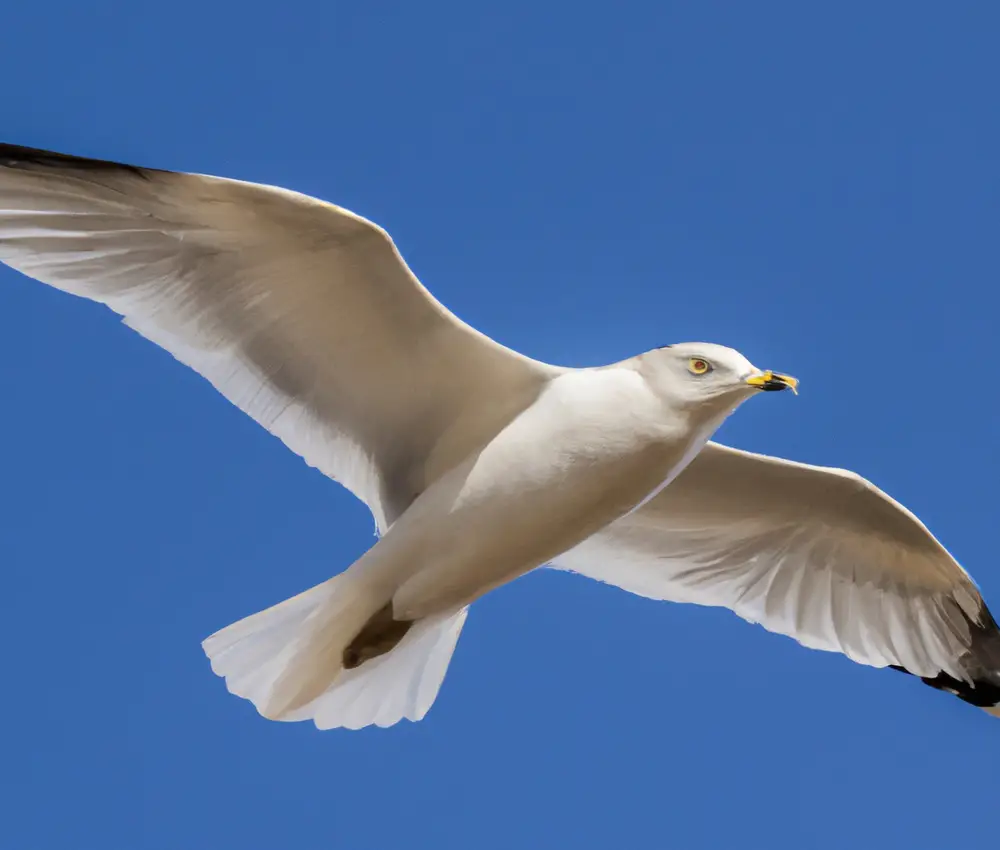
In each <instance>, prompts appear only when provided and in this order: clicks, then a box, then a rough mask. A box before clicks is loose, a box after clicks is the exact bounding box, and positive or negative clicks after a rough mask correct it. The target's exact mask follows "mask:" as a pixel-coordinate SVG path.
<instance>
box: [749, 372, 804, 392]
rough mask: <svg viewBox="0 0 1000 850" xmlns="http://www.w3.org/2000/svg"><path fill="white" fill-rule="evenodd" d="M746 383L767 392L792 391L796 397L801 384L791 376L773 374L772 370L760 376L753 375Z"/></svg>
mask: <svg viewBox="0 0 1000 850" xmlns="http://www.w3.org/2000/svg"><path fill="white" fill-rule="evenodd" d="M746 382H747V383H748V384H749V385H750V386H751V387H756V388H757V389H759V390H764V391H765V392H774V391H776V390H791V391H792V392H793V393H795V394H796V395H798V394H799V382H798V381H797V380H796V379H795V378H793V377H792V376H791V375H779V374H778V373H777V372H772V371H771V370H770V369H768V370H767V371H766V372H761V373H760V374H758V375H751V376H750V377H749V378H747V379H746Z"/></svg>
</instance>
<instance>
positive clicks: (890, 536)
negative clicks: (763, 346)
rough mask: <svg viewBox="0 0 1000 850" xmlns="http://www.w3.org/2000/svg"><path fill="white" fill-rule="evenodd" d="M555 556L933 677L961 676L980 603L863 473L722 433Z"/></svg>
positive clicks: (648, 590)
mask: <svg viewBox="0 0 1000 850" xmlns="http://www.w3.org/2000/svg"><path fill="white" fill-rule="evenodd" d="M553 566H556V567H559V568H562V569H567V570H571V571H573V572H578V573H581V574H583V575H586V576H589V577H591V578H595V579H598V580H600V581H603V582H607V583H610V584H615V585H618V586H619V587H622V588H624V589H626V590H629V591H631V592H633V593H636V594H638V595H640V596H647V597H650V598H653V599H666V600H672V601H675V602H691V603H697V604H699V605H713V606H723V607H726V608H730V609H732V610H733V611H735V612H736V613H737V614H738V615H739V616H741V617H743V618H744V619H746V620H749V621H750V622H753V623H760V624H761V625H763V626H764V627H765V628H767V629H769V630H770V631H773V632H777V633H779V634H783V635H789V636H791V637H794V638H795V639H796V640H798V641H799V642H800V643H802V644H804V645H805V646H808V647H811V648H814V649H824V650H832V651H837V652H843V653H844V654H845V655H847V656H849V657H850V658H852V659H854V660H855V661H858V662H861V663H864V664H870V665H873V666H876V667H885V666H888V665H891V664H895V665H900V666H903V667H905V668H906V669H907V670H909V671H911V672H913V673H916V674H918V675H922V676H931V677H932V676H935V675H936V674H937V673H939V672H941V671H945V672H947V673H949V674H951V675H952V676H955V677H956V678H963V677H965V676H967V673H966V672H965V671H963V669H962V667H961V665H960V664H959V663H958V662H959V659H960V658H961V657H962V656H963V655H964V654H965V653H967V652H968V650H969V647H970V643H971V638H970V628H969V622H968V619H969V618H972V619H975V618H976V617H978V616H979V609H980V606H981V604H982V603H981V600H980V598H979V594H978V592H977V590H976V588H975V586H974V585H973V583H972V581H971V579H970V578H969V577H968V575H967V574H966V573H965V571H964V570H963V569H962V568H961V567H960V566H959V565H958V564H957V563H956V562H955V560H954V559H953V558H952V557H951V556H950V555H949V554H948V552H947V551H946V550H945V549H944V547H943V546H941V544H940V543H938V541H937V540H936V539H935V538H934V537H933V536H932V535H931V533H930V532H929V531H927V529H926V528H925V527H924V526H923V524H922V523H921V522H920V521H919V520H918V519H917V518H916V517H915V516H913V515H912V514H911V513H910V512H909V511H907V510H906V509H905V508H903V507H902V506H901V505H899V504H898V503H897V502H895V501H893V500H892V499H890V498H889V497H888V496H886V495H885V494H884V493H882V492H881V491H880V490H878V489H877V488H876V487H874V486H873V485H872V484H871V483H869V482H868V481H865V480H864V479H862V478H860V477H859V476H857V475H855V474H853V473H850V472H847V471H844V470H839V469H828V468H822V467H816V466H809V465H806V464H799V463H792V462H790V461H783V460H778V459H776V458H770V457H765V456H762V455H755V454H751V453H748V452H742V451H737V450H735V449H730V448H727V447H725V446H720V445H718V444H716V443H710V444H709V445H708V446H706V447H705V449H703V450H702V452H701V453H700V454H699V455H698V457H697V458H695V460H694V461H693V462H692V463H691V464H690V466H688V467H687V469H685V470H684V472H682V473H681V474H680V476H679V477H678V478H677V480H676V481H675V482H674V483H673V484H672V485H671V486H670V487H668V488H667V489H666V490H664V491H663V492H662V493H661V494H659V495H658V496H657V497H656V498H655V499H653V500H652V501H651V502H649V503H648V504H646V505H644V506H643V507H642V508H640V509H639V510H638V511H636V512H635V513H632V514H630V515H628V516H626V517H623V518H621V519H619V520H617V521H616V522H613V523H611V524H610V525H609V526H607V527H606V528H604V529H603V530H602V531H601V532H599V533H598V534H595V535H594V536H593V537H591V538H589V539H588V540H587V541H585V542H584V543H582V544H580V545H579V546H577V547H575V548H574V549H572V550H570V551H569V552H566V553H565V554H563V555H562V556H560V557H559V558H558V559H556V561H555V562H554V563H553Z"/></svg>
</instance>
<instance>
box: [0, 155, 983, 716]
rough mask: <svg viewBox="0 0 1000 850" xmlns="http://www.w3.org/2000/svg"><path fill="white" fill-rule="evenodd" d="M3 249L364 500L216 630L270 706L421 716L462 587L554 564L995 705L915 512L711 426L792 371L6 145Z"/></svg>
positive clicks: (361, 232) (326, 228)
mask: <svg viewBox="0 0 1000 850" xmlns="http://www.w3.org/2000/svg"><path fill="white" fill-rule="evenodd" d="M0 261H2V262H5V263H7V264H9V265H11V266H13V267H14V268H17V269H19V270H21V271H22V272H24V273H25V274H27V275H29V276H31V277H35V278H37V279H39V280H41V281H44V282H46V283H49V284H51V285H53V286H56V287H58V288H60V289H63V290H65V291H67V292H71V293H74V294H77V295H81V296H84V297H86V298H90V299H92V300H96V301H102V302H104V303H106V304H107V305H108V306H110V307H111V308H112V309H114V310H115V311H117V312H118V313H120V314H122V315H123V316H124V318H125V321H126V322H127V323H128V324H129V325H130V326H132V327H133V328H135V329H136V330H137V331H139V332H140V333H141V334H143V335H144V336H146V337H148V338H149V339H151V340H153V341H154V342H156V343H158V344H159V345H161V346H162V347H164V348H165V349H167V350H168V351H170V352H171V353H172V354H174V356H175V357H177V358H178V359H179V360H181V361H182V362H184V363H186V364H187V365H189V366H191V367H192V368H194V369H195V370H197V371H198V372H200V373H201V374H202V375H203V376H204V377H206V378H207V379H208V380H209V381H210V382H211V383H212V384H213V385H214V386H215V387H216V388H217V389H218V390H219V391H220V392H221V393H222V394H223V395H225V396H226V397H227V398H228V399H230V401H232V402H233V403H235V404H237V405H238V406H239V407H240V408H241V409H243V410H244V411H245V412H247V413H248V414H249V415H250V416H252V417H253V418H255V419H256V420H257V421H258V422H260V423H261V424H262V425H263V426H264V427H265V428H267V429H268V430H270V431H271V432H272V433H274V434H275V435H276V436H278V437H279V438H280V439H282V440H283V441H284V442H285V443H286V445H288V446H289V447H290V448H291V449H292V450H293V451H295V452H297V453H298V454H300V455H301V456H302V457H303V458H304V459H305V460H306V461H307V462H308V463H309V464H311V465H312V466H315V467H317V468H318V469H320V470H321V471H322V472H324V473H325V474H327V475H328V476H330V477H331V478H333V479H335V480H337V481H339V482H340V483H342V484H343V485H344V486H345V487H347V488H349V489H350V490H351V491H352V492H353V493H355V495H357V496H358V497H359V498H361V499H362V500H364V501H365V503H366V504H367V505H368V506H369V507H370V508H371V511H372V513H373V515H374V517H375V520H376V524H377V526H378V529H379V531H380V533H381V536H380V538H379V540H378V541H377V542H376V543H375V544H374V545H373V546H372V548H371V549H370V550H369V551H368V552H366V553H365V554H364V555H363V556H362V557H361V558H359V559H358V561H356V562H355V563H354V564H353V565H351V566H350V567H348V568H347V569H346V570H344V571H343V572H342V573H340V574H338V575H336V576H334V577H333V578H331V579H329V580H328V581H326V582H324V583H322V584H320V585H318V586H316V587H314V588H311V589H310V590H307V591H305V592H304V593H301V594H299V595H298V596H296V597H293V598H292V599H289V600H286V601H285V602H282V603H280V604H278V605H276V606H274V607H272V608H269V609H267V610H265V611H262V612H259V613H258V614H254V615H252V616H250V617H247V618H245V619H244V620H241V621H239V622H237V623H234V624H233V625H231V626H229V627H227V628H225V629H223V630H221V631H220V632H217V633H216V634H215V635H213V636H211V637H210V638H208V639H207V640H206V641H205V643H204V648H205V651H206V653H207V654H208V655H209V657H210V659H211V662H212V667H213V669H214V670H215V671H216V672H217V673H218V674H219V675H221V676H223V677H225V679H226V682H227V686H228V687H229V689H230V690H231V691H233V692H234V693H236V694H238V695H240V696H243V697H246V698H247V699H250V700H251V701H252V702H253V703H254V705H255V706H256V707H257V708H258V710H259V711H260V712H261V713H262V714H264V715H265V716H267V717H271V718H274V719H281V720H303V719H312V720H314V721H315V723H316V724H317V726H320V727H321V728H329V727H334V726H346V727H358V726H365V725H368V724H372V723H375V724H379V725H388V724H391V723H394V722H396V721H398V720H400V719H401V718H403V717H408V718H410V719H414V720H415V719H419V718H420V717H422V716H423V715H424V713H426V711H427V710H428V708H429V707H430V705H431V703H432V702H433V701H434V699H435V697H436V695H437V692H438V688H439V687H440V684H441V682H442V680H443V678H444V675H445V672H446V670H447V667H448V663H449V660H450V657H451V653H452V650H453V649H454V646H455V642H456V641H457V639H458V636H459V633H460V631H461V628H462V625H463V623H464V621H465V617H466V614H467V608H468V606H469V604H470V603H472V602H473V601H475V600H476V599H477V598H478V597H480V596H481V595H483V594H484V593H486V592H488V591H489V590H491V589H493V588H495V587H497V586H499V585H501V584H503V583H505V582H508V581H511V580H513V579H515V578H517V577H518V576H520V575H522V574H524V573H525V572H528V571H530V570H532V569H535V568H537V567H540V566H543V565H546V564H548V565H550V566H553V567H555V568H558V569H564V570H569V571H573V572H578V573H582V574H584V575H588V576H591V577H593V578H596V579H598V580H601V581H605V582H608V583H611V584H616V585H618V586H620V587H623V588H625V589H627V590H630V591H632V592H634V593H638V594H641V595H644V596H649V597H652V598H657V599H667V600H672V601H676V602H692V603H697V604H703V605H722V606H725V607H728V608H731V609H732V610H733V611H735V612H736V613H737V614H739V615H740V616H741V617H743V618H744V619H747V620H750V621H752V622H758V623H761V624H762V625H763V626H764V627H766V628H768V629H770V630H771V631H775V632H779V633H781V634H786V635H790V636H792V637H794V638H796V639H797V640H799V641H800V642H801V643H803V644H805V645H806V646H810V647H814V648H817V649H825V650H832V651H839V652H843V653H844V654H846V655H848V656H849V657H850V658H852V659H854V660H856V661H858V662H861V663H865V664H870V665H874V666H878V667H894V668H897V669H900V670H904V671H905V672H909V673H912V674H914V675H916V676H919V677H921V678H922V679H923V680H924V681H925V682H927V683H928V684H931V685H933V686H934V687H937V688H941V689H944V690H949V691H951V692H953V693H955V694H957V695H958V696H960V697H961V698H962V699H963V700H966V701H967V702H971V703H973V704H974V705H978V706H981V707H983V708H985V709H986V710H987V711H990V712H991V713H998V711H1000V709H998V708H997V706H998V705H1000V631H998V629H997V626H996V623H995V622H994V621H993V618H992V616H991V615H990V613H989V611H988V609H987V608H986V605H985V603H984V602H983V600H982V597H981V596H980V594H979V592H978V590H977V589H976V587H975V585H974V584H973V582H972V580H971V579H970V578H969V576H968V575H967V574H966V573H965V571H964V570H963V569H962V568H961V567H960V566H959V565H958V564H957V563H956V562H955V560H954V559H953V558H952V557H951V556H950V555H949V553H948V552H947V551H946V550H945V549H944V547H943V546H941V544H940V543H938V541H937V540H936V539H935V538H934V537H933V536H932V535H931V533H930V532H929V531H928V530H927V529H926V528H925V527H924V526H923V525H922V524H921V523H920V521H919V520H918V519H917V518H916V517H914V516H913V515H912V514H910V513H909V512H908V511H907V510H906V509H905V508H903V507H902V506H901V505H899V504H898V503H896V502H895V501H893V500H892V499H891V498H889V497H888V496H886V495H885V494H884V493H882V492H881V491H879V490H878V489H877V488H875V487H874V486H873V485H872V484H870V483H869V482H867V481H865V480H864V479H863V478H861V477H859V476H857V475H855V474H853V473H848V472H844V471H842V470H836V469H828V468H822V467H813V466H806V465H803V464H796V463H793V462H791V461H784V460H779V459H776V458H768V457H763V456H760V455H753V454H750V453H747V452H741V451H737V450H735V449H728V448H726V447H723V446H720V445H718V444H716V443H713V442H711V441H710V438H711V436H712V434H713V433H714V431H715V430H716V429H717V428H718V426H719V425H720V424H721V423H722V421H723V420H724V419H725V418H726V417H727V416H728V415H730V414H731V413H732V412H733V411H734V410H735V409H736V408H737V407H738V406H739V405H740V404H742V403H743V402H744V401H746V400H747V399H748V398H750V397H751V396H753V395H755V394H756V393H758V392H759V391H761V390H776V389H785V388H793V389H794V387H795V381H794V379H791V378H788V377H787V376H782V375H775V374H774V373H771V372H762V371H761V370H758V369H756V368H755V367H753V366H752V365H751V364H750V363H749V362H748V361H747V360H746V359H745V358H743V357H742V355H740V354H738V353H737V352H735V351H733V350H732V349H728V348H724V347H721V346H715V345H709V344H704V343H695V344H682V345H677V346H667V347H664V348H661V349H655V350H653V351H649V352H646V353H645V354H641V355H638V356H636V357H633V358H631V359H629V360H625V361H622V362H621V363H616V364H612V365H610V366H606V367H601V368H595V369H566V368H562V367H557V366H551V365H549V364H545V363H540V362H538V361H535V360H532V359H530V358H527V357H524V356H523V355H520V354H518V353H517V352H514V351H511V350H510V349H507V348H505V347H504V346H502V345H499V344H498V343H496V342H494V341H493V340H491V339H489V338H487V337H485V336H484V335H483V334H481V333H479V332H478V331H476V330H474V329H473V328H470V327H469V326H468V325H465V324H464V323H462V322H461V321H460V320H459V319H457V318H456V317H455V316H453V315H452V314H451V313H449V312H448V311H447V309H445V308H444V307H443V306H442V305H441V304H439V303H438V302H437V301H435V300H434V299H433V297H432V296H431V295H430V293H428V292H427V290H426V289H424V288H423V286H422V285H421V284H420V283H419V282H418V281H417V280H416V278H415V277H414V276H413V275H412V273H411V272H410V270H409V269H408V268H407V267H406V264H405V263H404V262H403V260H402V258H401V257H400V256H399V254H398V252H397V251H396V249H395V246H394V245H393V244H392V242H391V240H390V239H389V237H388V235H387V234H386V233H385V232H384V231H382V230H381V229H380V228H378V227H377V226H376V225H373V224H372V223H371V222H368V221H366V220H364V219H362V218H360V217H358V216H356V215H354V214H353V213H350V212H348V211H346V210H343V209H341V208H339V207H335V206H333V205H331V204H327V203H324V202H322V201H318V200H316V199H314V198H309V197H307V196H304V195H299V194H297V193H294V192H289V191H287V190H283V189H277V188H274V187H268V186H260V185H257V184H252V183H242V182H239V181H233V180H225V179H222V178H217V177H206V176H200V175H191V174H178V173H172V172H165V171H156V170H152V169H142V168H135V167H132V166H127V165H121V164H117V163H109V162H103V161H98V160H90V159H82V158H77V157H70V156H65V155H62V154H56V153H52V152H48V151H38V150H33V149H29V148H21V147H17V146H14V145H0Z"/></svg>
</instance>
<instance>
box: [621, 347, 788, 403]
mask: <svg viewBox="0 0 1000 850" xmlns="http://www.w3.org/2000/svg"><path fill="white" fill-rule="evenodd" d="M641 361H642V365H641V370H642V372H643V373H644V374H645V376H646V380H647V381H648V382H649V384H650V386H652V387H653V388H654V390H655V391H656V392H658V393H660V394H662V395H663V396H664V397H666V398H669V399H670V400H671V401H672V402H674V403H680V404H681V405H684V406H691V405H697V406H702V405H707V406H709V407H718V408H728V409H730V410H731V409H734V408H735V407H737V406H738V405H739V404H740V403H741V402H743V401H745V400H746V399H747V398H749V397H750V396H752V395H755V394H757V393H759V392H773V391H776V390H791V391H792V392H796V391H797V388H798V383H799V382H798V381H797V380H795V378H793V377H791V376H790V375H782V374H779V373H777V372H771V371H764V370H762V369H758V368H757V367H756V366H754V365H753V364H752V363H751V362H750V361H749V360H747V359H746V357H744V356H743V355H742V354H740V353H739V352H738V351H736V350H735V349H732V348H726V347H725V346H723V345H714V344H712V343H708V342H684V343H678V344H676V345H668V346H664V347H663V348H656V349H654V350H653V351H648V352H646V354H644V355H642V357H641Z"/></svg>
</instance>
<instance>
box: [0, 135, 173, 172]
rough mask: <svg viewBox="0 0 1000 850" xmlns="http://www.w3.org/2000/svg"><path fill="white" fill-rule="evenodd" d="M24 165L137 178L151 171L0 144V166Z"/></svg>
mask: <svg viewBox="0 0 1000 850" xmlns="http://www.w3.org/2000/svg"><path fill="white" fill-rule="evenodd" d="M25 165H29V166H30V165H40V166H43V167H46V168H69V169H74V170H82V171H129V172H131V173H132V174H135V175H136V176H137V177H145V176H147V173H148V172H149V171H152V170H153V169H148V168H139V167H138V166H135V165H128V164H127V163H124V162H111V161H109V160H104V159H90V158H89V157H84V156H73V155H72V154H67V153H58V152H56V151H47V150H42V149H41V148H29V147H25V146H24V145H11V144H6V143H4V142H0V166H5V167H7V168H17V167H18V166H25Z"/></svg>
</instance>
